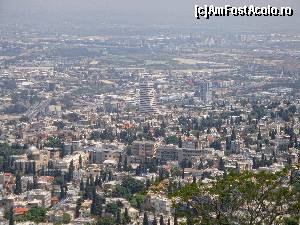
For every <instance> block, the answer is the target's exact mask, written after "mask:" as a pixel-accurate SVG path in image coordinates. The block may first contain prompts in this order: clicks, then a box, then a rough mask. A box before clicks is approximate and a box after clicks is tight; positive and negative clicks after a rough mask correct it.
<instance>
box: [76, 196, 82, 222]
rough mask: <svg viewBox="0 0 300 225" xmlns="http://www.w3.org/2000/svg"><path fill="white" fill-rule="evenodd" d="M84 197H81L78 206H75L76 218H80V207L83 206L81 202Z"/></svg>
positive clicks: (77, 202)
mask: <svg viewBox="0 0 300 225" xmlns="http://www.w3.org/2000/svg"><path fill="white" fill-rule="evenodd" d="M82 201H83V200H82V198H79V199H78V200H77V201H76V207H75V218H78V217H79V215H80V212H79V211H80V208H81V204H82Z"/></svg>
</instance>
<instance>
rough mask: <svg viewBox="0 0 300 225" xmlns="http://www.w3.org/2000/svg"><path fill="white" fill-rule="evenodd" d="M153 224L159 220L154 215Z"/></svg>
mask: <svg viewBox="0 0 300 225" xmlns="http://www.w3.org/2000/svg"><path fill="white" fill-rule="evenodd" d="M151 225H157V220H156V217H155V216H154V218H153V221H152V224H151Z"/></svg>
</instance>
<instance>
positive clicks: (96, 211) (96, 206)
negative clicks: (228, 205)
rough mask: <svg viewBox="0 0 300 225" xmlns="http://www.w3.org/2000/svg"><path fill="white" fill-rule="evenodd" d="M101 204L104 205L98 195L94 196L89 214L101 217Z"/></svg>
mask: <svg viewBox="0 0 300 225" xmlns="http://www.w3.org/2000/svg"><path fill="white" fill-rule="evenodd" d="M102 203H104V199H103V198H101V197H100V196H99V195H97V194H95V195H94V196H93V199H92V204H91V214H92V215H95V216H101V214H102Z"/></svg>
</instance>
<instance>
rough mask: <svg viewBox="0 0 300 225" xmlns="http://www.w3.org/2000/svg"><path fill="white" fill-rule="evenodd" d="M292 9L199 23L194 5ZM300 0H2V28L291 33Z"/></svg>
mask: <svg viewBox="0 0 300 225" xmlns="http://www.w3.org/2000/svg"><path fill="white" fill-rule="evenodd" d="M195 4H197V5H203V4H214V5H218V6H223V5H225V4H231V5H236V6H242V5H245V4H254V5H258V6H262V5H264V6H265V5H268V4H270V5H272V6H291V7H293V9H294V16H293V17H290V18H288V17H280V18H274V17H272V18H266V17H259V18H249V17H245V18H242V17H231V18H224V17H222V18H212V19H210V20H209V21H207V20H196V19H195V18H194V5H195ZM299 12H300V0H284V1H283V0H199V1H196V0H0V19H1V20H0V26H5V25H8V24H9V25H10V24H15V23H18V24H26V25H27V26H32V27H35V26H37V25H41V24H42V25H45V26H47V25H49V27H50V28H53V27H54V28H55V27H63V26H64V24H68V26H74V27H75V26H82V25H84V26H90V28H91V29H92V27H93V26H95V25H97V24H101V23H115V24H127V25H128V24H129V25H169V26H196V27H197V28H198V27H199V29H201V28H211V29H225V30H226V29H231V28H238V29H254V28H255V29H257V28H258V29H261V30H265V29H267V28H272V29H273V30H276V29H277V28H278V30H282V29H290V30H293V29H294V30H295V31H300V14H299Z"/></svg>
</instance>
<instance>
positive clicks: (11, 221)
mask: <svg viewBox="0 0 300 225" xmlns="http://www.w3.org/2000/svg"><path fill="white" fill-rule="evenodd" d="M8 221H9V225H14V224H15V221H14V212H13V207H10V209H9V212H8Z"/></svg>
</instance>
